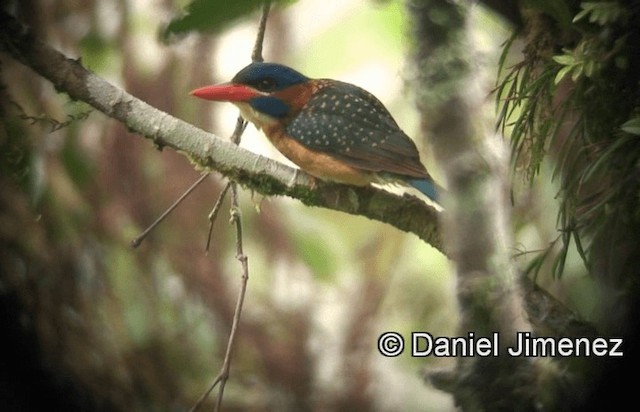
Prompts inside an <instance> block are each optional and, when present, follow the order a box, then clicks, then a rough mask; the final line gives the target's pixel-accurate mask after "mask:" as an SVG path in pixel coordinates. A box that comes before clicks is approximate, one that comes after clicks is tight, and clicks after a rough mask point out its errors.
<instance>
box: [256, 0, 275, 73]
mask: <svg viewBox="0 0 640 412" xmlns="http://www.w3.org/2000/svg"><path fill="white" fill-rule="evenodd" d="M270 8H271V1H270V0H265V2H264V4H263V5H262V17H261V18H260V25H259V26H258V33H257V35H256V42H255V44H254V46H253V52H251V60H252V61H254V62H262V61H264V58H263V57H262V45H263V44H264V33H265V31H266V30H267V20H268V18H269V9H270Z"/></svg>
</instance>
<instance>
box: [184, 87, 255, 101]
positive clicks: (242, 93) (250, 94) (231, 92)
mask: <svg viewBox="0 0 640 412" xmlns="http://www.w3.org/2000/svg"><path fill="white" fill-rule="evenodd" d="M190 94H191V95H192V96H196V97H199V98H201V99H206V100H214V101H219V102H246V101H248V100H251V99H252V98H254V97H256V96H257V95H259V94H260V93H258V92H257V91H255V90H254V89H252V88H251V87H249V86H245V85H243V84H233V83H222V84H216V85H213V86H205V87H200V88H199V89H195V90H193V91H192V92H191V93H190Z"/></svg>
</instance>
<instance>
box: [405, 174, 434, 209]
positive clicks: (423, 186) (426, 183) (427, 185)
mask: <svg viewBox="0 0 640 412" xmlns="http://www.w3.org/2000/svg"><path fill="white" fill-rule="evenodd" d="M407 183H409V184H410V185H411V186H413V187H415V188H416V189H418V190H419V191H420V192H421V193H423V194H424V195H426V196H427V197H428V198H429V199H431V200H433V201H434V202H436V203H437V202H438V189H437V188H436V184H435V183H434V182H433V180H431V179H414V180H408V181H407Z"/></svg>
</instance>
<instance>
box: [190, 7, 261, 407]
mask: <svg viewBox="0 0 640 412" xmlns="http://www.w3.org/2000/svg"><path fill="white" fill-rule="evenodd" d="M270 6H271V2H270V1H268V0H267V1H265V2H264V6H263V8H262V17H261V19H260V26H259V28H258V33H257V35H256V42H255V45H254V48H253V52H252V54H251V60H252V61H254V62H256V61H263V57H262V43H263V41H264V33H265V30H266V25H267V18H268V15H269V9H270ZM246 128H247V122H246V121H245V120H244V119H243V118H242V117H241V116H238V119H237V120H236V127H235V130H234V131H233V134H232V135H231V141H232V142H233V143H235V144H236V145H238V144H240V139H241V138H242V134H243V133H244V131H245V129H246ZM229 188H231V223H232V224H234V225H235V227H236V259H238V260H239V261H240V265H241V268H242V281H241V283H240V290H239V291H238V298H237V300H236V307H235V310H234V313H233V320H232V322H231V331H230V333H229V340H228V341H227V349H226V352H225V355H224V361H223V363H222V368H221V369H220V373H218V375H217V376H216V378H215V379H214V380H213V382H212V383H211V385H210V386H209V388H208V389H207V391H206V392H205V393H204V394H202V396H201V397H200V399H198V401H197V402H196V404H195V405H194V406H193V408H191V412H195V411H196V410H197V409H198V408H199V407H200V405H202V403H203V402H204V401H205V400H206V399H207V397H208V396H209V394H210V393H211V391H212V390H213V389H214V388H215V387H216V385H218V384H220V386H219V387H218V396H217V398H216V406H215V411H220V409H221V408H222V398H223V396H224V388H225V386H226V384H227V380H228V379H229V371H230V369H231V355H232V353H233V347H234V343H235V340H236V336H237V334H238V325H239V324H240V317H241V314H242V308H243V306H244V297H245V293H246V291H247V284H248V281H249V262H248V258H247V256H246V255H245V254H244V247H243V244H242V215H241V213H240V205H239V201H238V184H237V183H236V182H233V181H232V182H230V183H228V184H227V186H225V188H224V190H223V191H222V193H221V194H220V196H219V198H218V201H217V202H216V205H215V206H214V208H213V210H212V211H211V214H210V215H209V221H210V222H211V223H210V226H209V239H208V240H207V250H209V243H210V240H211V230H212V227H213V222H214V221H215V219H216V217H217V214H218V210H219V208H220V204H221V203H222V200H223V199H224V197H225V195H226V193H227V190H228V189H229Z"/></svg>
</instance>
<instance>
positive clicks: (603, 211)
mask: <svg viewBox="0 0 640 412" xmlns="http://www.w3.org/2000/svg"><path fill="white" fill-rule="evenodd" d="M543 3H544V2H543ZM555 3H558V5H557V6H556V8H560V9H563V8H564V7H569V6H571V5H572V2H570V1H564V2H555ZM632 3H634V4H623V3H622V2H618V1H603V2H588V1H584V2H582V3H580V10H579V11H578V10H574V12H573V13H574V17H573V19H572V20H571V23H570V25H569V26H568V27H566V19H564V18H559V17H558V16H559V14H557V13H550V12H549V11H548V10H546V9H545V8H544V7H540V6H539V5H535V4H534V3H533V2H531V4H530V10H528V13H530V15H531V18H530V19H529V20H528V23H527V26H526V28H525V35H526V44H525V47H524V50H523V52H524V58H523V60H522V61H520V62H519V63H516V64H515V65H513V66H512V67H510V68H507V67H506V61H507V57H508V54H509V51H510V50H511V48H512V45H513V44H514V41H515V39H516V37H515V35H514V37H513V38H512V39H510V40H509V41H508V42H507V43H505V45H504V49H503V54H502V57H501V59H500V70H501V71H506V74H504V75H503V77H502V78H501V79H500V80H499V83H498V86H497V87H496V95H497V100H498V107H499V110H500V120H499V125H498V126H499V127H500V128H501V129H502V131H503V133H505V134H510V136H511V144H512V154H513V166H514V168H515V169H520V170H522V171H523V172H524V175H525V176H526V178H527V179H528V180H529V182H533V180H534V178H535V176H536V175H537V174H538V173H539V171H540V167H541V165H542V162H543V160H544V159H546V158H547V157H548V156H549V154H551V153H553V154H554V155H555V159H554V160H555V171H554V176H555V178H556V179H558V180H559V182H560V192H559V193H558V197H559V200H560V212H559V215H558V221H557V225H558V229H559V231H560V233H561V234H560V236H559V237H558V239H556V241H554V242H552V244H551V245H550V246H549V249H547V250H545V251H543V253H542V254H540V256H538V258H536V259H534V260H533V261H532V263H531V265H530V266H529V270H534V272H536V273H537V271H538V270H539V269H540V267H541V265H542V263H543V261H544V260H545V259H546V258H547V256H550V255H552V254H550V251H551V249H552V248H554V246H555V245H556V244H557V243H560V244H561V248H560V251H559V252H558V253H557V254H556V257H555V261H554V264H553V273H554V274H555V275H557V276H559V275H561V274H562V272H563V269H564V261H565V259H566V255H567V252H568V249H569V246H570V244H571V241H572V239H573V240H574V242H575V246H576V249H577V251H578V253H579V254H580V255H581V256H582V258H583V260H584V262H585V264H586V265H587V267H589V266H590V264H591V256H590V245H591V243H592V240H593V239H594V238H596V237H597V236H598V233H599V231H600V230H601V229H603V228H604V227H605V226H606V225H607V222H608V221H609V220H608V219H609V217H610V216H611V215H612V214H613V215H616V214H619V215H620V216H625V218H626V217H628V218H629V219H637V217H638V207H637V204H638V199H637V193H638V183H637V179H636V178H634V176H635V175H636V173H637V172H636V171H635V167H636V166H635V164H636V161H637V159H639V158H640V148H639V145H638V141H637V138H638V137H637V136H638V124H639V123H640V117H639V116H640V97H639V96H638V91H637V89H636V87H634V85H635V86H637V84H638V60H637V55H638V45H637V41H636V40H635V39H637V36H638V29H637V27H634V25H632V24H630V22H631V21H637V20H638V18H639V17H640V16H638V9H639V8H638V2H637V1H636V2H632ZM561 5H562V7H561ZM629 204H631V205H633V206H632V207H631V210H628V206H627V205H629Z"/></svg>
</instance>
